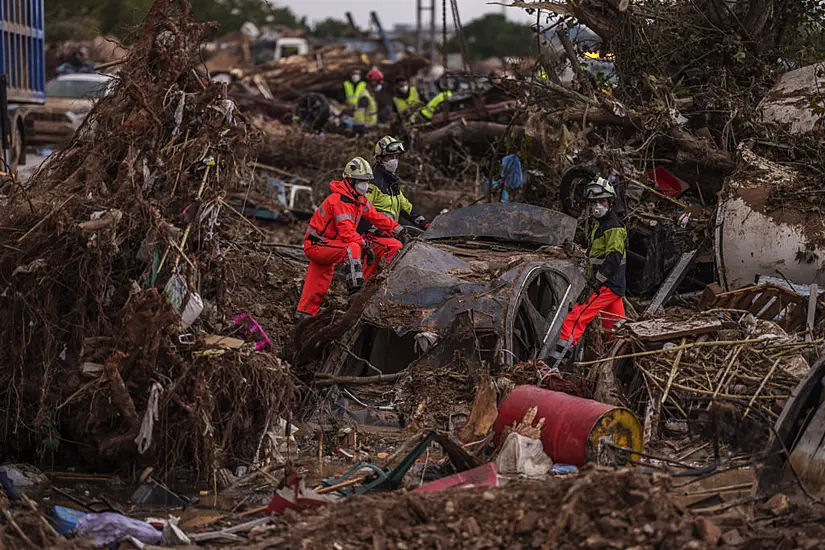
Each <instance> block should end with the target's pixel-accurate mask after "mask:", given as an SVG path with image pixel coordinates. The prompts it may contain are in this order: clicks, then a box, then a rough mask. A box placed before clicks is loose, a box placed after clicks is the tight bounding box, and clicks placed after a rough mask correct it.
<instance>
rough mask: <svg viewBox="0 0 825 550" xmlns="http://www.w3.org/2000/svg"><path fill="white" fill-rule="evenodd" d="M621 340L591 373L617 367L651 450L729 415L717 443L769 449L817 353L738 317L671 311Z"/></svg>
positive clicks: (634, 326) (630, 327) (762, 323)
mask: <svg viewBox="0 0 825 550" xmlns="http://www.w3.org/2000/svg"><path fill="white" fill-rule="evenodd" d="M803 309H804V308H803ZM622 333H623V334H624V340H623V342H621V343H620V344H617V345H616V346H614V348H613V354H612V356H611V354H607V356H606V357H605V358H604V359H603V360H597V361H594V362H593V363H591V365H590V366H591V367H592V368H595V372H596V373H598V372H600V370H599V369H600V368H604V367H600V366H597V367H593V364H597V365H602V364H603V362H604V361H607V362H608V363H612V365H614V366H615V368H616V372H617V377H618V378H619V379H620V380H622V381H624V382H625V384H624V385H623V387H622V390H623V391H622V390H620V391H619V392H618V393H619V394H620V397H619V401H622V402H624V403H629V404H631V408H632V409H633V410H634V411H635V412H636V413H637V414H638V415H639V416H640V418H644V419H645V425H646V436H647V439H648V441H646V443H648V442H653V441H655V440H658V439H659V437H660V434H662V435H663V434H664V430H668V429H669V430H671V431H675V432H676V433H686V432H687V430H688V428H689V427H690V424H691V422H696V421H699V422H702V423H705V422H706V421H707V418H704V417H703V415H702V414H699V413H700V412H703V413H704V415H707V414H717V413H722V412H724V414H725V415H726V417H725V418H724V419H721V420H720V421H719V422H717V428H718V430H721V431H722V432H724V433H719V432H717V433H716V434H715V435H722V436H723V440H726V441H728V442H731V443H732V444H733V445H734V446H736V447H737V448H747V449H749V450H750V451H758V450H760V449H762V448H764V446H765V444H766V442H767V439H768V436H769V435H770V429H769V426H770V424H772V423H773V422H774V421H775V420H776V418H778V416H779V414H780V413H781V411H782V408H783V407H784V405H785V404H786V403H787V400H788V399H789V398H790V396H791V393H792V392H793V389H794V388H795V387H796V385H797V384H798V383H799V381H800V379H801V378H802V377H803V376H804V375H805V374H806V373H807V371H808V363H807V361H806V360H805V358H804V355H803V352H804V351H805V350H806V349H807V350H812V349H815V348H816V346H815V345H814V344H812V343H810V342H806V341H805V340H804V339H798V338H796V337H795V336H793V335H791V336H789V335H788V334H787V333H786V332H785V331H784V330H783V329H782V328H781V327H779V326H778V325H777V324H775V323H773V322H771V321H766V320H762V319H758V318H756V317H754V316H753V315H752V314H749V313H744V314H743V313H742V312H740V311H736V310H713V311H709V312H704V313H698V314H697V313H692V312H688V311H684V310H681V309H680V308H672V309H671V310H668V311H667V312H666V314H665V315H664V316H662V317H657V318H653V319H650V320H646V321H637V322H631V323H628V324H627V325H626V326H625V328H624V329H623V330H622V331H620V334H622ZM583 366H586V365H583ZM607 368H610V367H607ZM601 372H603V371H601ZM599 391H601V393H602V395H604V394H605V393H607V394H610V392H609V391H605V390H597V392H599ZM613 397H615V395H614V396H613ZM607 400H608V401H612V399H607Z"/></svg>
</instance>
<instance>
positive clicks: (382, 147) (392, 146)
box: [375, 136, 404, 157]
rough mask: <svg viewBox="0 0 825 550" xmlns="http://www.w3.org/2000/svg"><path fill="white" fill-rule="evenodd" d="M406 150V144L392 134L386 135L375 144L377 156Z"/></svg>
mask: <svg viewBox="0 0 825 550" xmlns="http://www.w3.org/2000/svg"><path fill="white" fill-rule="evenodd" d="M403 152H404V144H403V143H402V142H400V141H398V140H397V139H395V138H394V137H392V136H384V137H382V138H381V139H380V140H378V143H376V144H375V156H376V157H383V156H384V155H395V154H400V153H403Z"/></svg>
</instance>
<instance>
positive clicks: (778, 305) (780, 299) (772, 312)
mask: <svg viewBox="0 0 825 550" xmlns="http://www.w3.org/2000/svg"><path fill="white" fill-rule="evenodd" d="M787 305H788V302H787V298H786V297H785V296H782V295H779V296H777V297H776V300H774V301H773V303H772V304H771V305H769V306H768V308H767V309H766V310H765V312H764V313H763V314H762V315H760V316H759V318H760V319H765V320H766V321H773V319H774V318H775V317H776V316H777V315H779V312H780V311H782V310H783V309H784V308H785V307H786V306H787Z"/></svg>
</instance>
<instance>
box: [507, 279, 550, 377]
mask: <svg viewBox="0 0 825 550" xmlns="http://www.w3.org/2000/svg"><path fill="white" fill-rule="evenodd" d="M546 277H547V275H546V273H544V272H541V271H539V272H536V273H535V274H534V275H532V276H529V278H528V279H527V280H526V281H525V284H524V286H523V287H522V290H521V292H519V294H518V303H517V304H516V308H515V316H514V317H513V324H512V334H511V335H510V339H509V340H510V342H511V348H512V349H511V351H512V353H513V356H514V357H513V359H515V360H516V361H530V360H532V359H533V358H534V357H535V355H536V354H537V353H538V352H539V351H541V347H542V345H543V344H544V342H543V338H544V336H545V335H546V334H547V332H548V330H549V329H550V323H549V322H548V320H547V317H546V316H547V315H548V312H549V311H551V310H552V308H553V307H554V304H555V297H554V295H553V289H552V287H551V285H550V284H549V282H548V280H547V278H546Z"/></svg>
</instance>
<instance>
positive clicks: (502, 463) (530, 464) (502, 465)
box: [496, 432, 553, 477]
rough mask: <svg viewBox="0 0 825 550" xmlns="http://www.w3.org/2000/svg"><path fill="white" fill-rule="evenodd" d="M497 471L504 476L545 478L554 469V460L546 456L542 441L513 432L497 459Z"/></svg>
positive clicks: (505, 441)
mask: <svg viewBox="0 0 825 550" xmlns="http://www.w3.org/2000/svg"><path fill="white" fill-rule="evenodd" d="M496 469H497V470H498V473H500V474H502V475H521V476H525V477H543V476H546V475H547V474H548V473H550V471H551V470H552V469H553V460H552V459H551V458H550V457H549V456H547V454H545V452H544V448H543V446H542V443H541V440H538V439H530V438H529V437H525V436H523V435H521V434H518V433H515V432H513V433H511V434H510V435H508V436H507V439H505V440H504V445H502V447H501V452H500V453H499V454H498V457H496Z"/></svg>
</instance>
